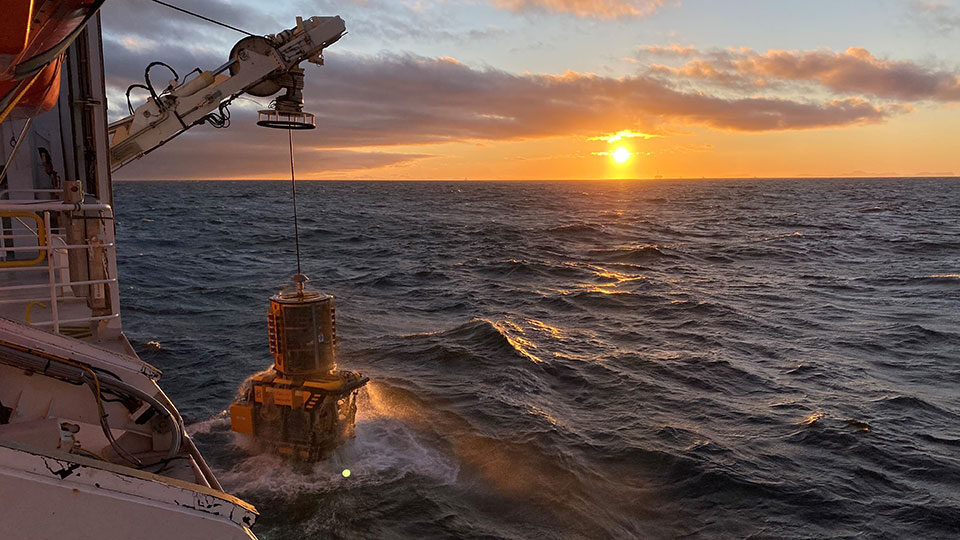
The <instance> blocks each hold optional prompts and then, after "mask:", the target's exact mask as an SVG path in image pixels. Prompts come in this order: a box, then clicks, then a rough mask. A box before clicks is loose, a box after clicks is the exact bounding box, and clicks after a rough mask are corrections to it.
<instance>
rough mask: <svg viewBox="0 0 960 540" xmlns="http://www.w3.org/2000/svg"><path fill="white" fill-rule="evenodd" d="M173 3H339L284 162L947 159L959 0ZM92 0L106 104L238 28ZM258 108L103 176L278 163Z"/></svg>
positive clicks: (247, 106)
mask: <svg viewBox="0 0 960 540" xmlns="http://www.w3.org/2000/svg"><path fill="white" fill-rule="evenodd" d="M171 2H172V3H174V4H177V5H180V6H182V7H186V8H188V9H192V10H195V11H198V12H200V13H203V14H205V15H208V16H210V17H213V18H215V19H218V20H221V21H224V22H226V23H229V24H232V25H235V26H239V27H241V28H244V29H246V30H249V31H250V32H253V33H256V34H269V33H275V32H278V31H280V30H282V29H285V28H289V27H292V26H293V25H294V24H295V17H296V16H297V15H301V16H304V17H308V16H313V15H340V16H341V17H343V18H344V20H345V21H346V24H347V30H348V32H349V34H348V35H347V36H345V37H344V38H343V39H342V40H340V41H339V42H338V43H336V44H334V45H333V46H332V47H330V48H329V49H328V50H327V52H326V53H325V57H326V65H325V66H323V67H317V66H314V65H312V64H306V63H304V67H305V68H306V79H307V81H306V89H305V90H304V96H305V98H306V106H305V110H308V111H311V112H313V113H315V114H316V115H317V124H318V129H316V130H314V131H309V132H300V133H297V134H296V136H295V137H296V144H297V150H298V151H297V170H298V177H299V178H304V179H308V178H315V179H461V180H462V179H464V178H468V179H608V178H650V177H654V176H663V177H665V178H671V177H693V178H700V177H707V178H711V177H753V176H757V177H793V176H900V175H923V176H928V175H930V176H942V175H953V174H958V173H960V149H958V146H960V107H958V105H960V2H948V1H944V0H941V1H913V0H830V1H827V0H807V1H803V2H787V1H778V0H683V1H670V0H462V1H460V0H409V1H404V0H389V1H388V0H353V1H349V0H348V1H340V2H334V1H323V0H320V1H302V2H262V1H259V0H235V1H232V2H215V1H198V0H171ZM102 17H103V23H104V56H105V60H106V68H107V85H108V98H109V100H110V113H111V120H114V119H117V118H120V117H122V116H123V115H125V114H126V103H125V98H124V97H123V93H124V91H125V89H126V87H127V86H128V85H129V84H131V83H134V82H137V83H139V82H142V77H143V68H144V67H145V66H146V65H147V64H148V63H149V62H151V61H154V60H161V61H165V62H167V63H169V64H171V65H173V66H174V67H175V68H176V69H177V70H178V71H179V72H180V73H186V72H188V71H190V70H191V69H193V68H195V67H201V68H204V69H212V68H215V67H217V66H219V65H221V64H223V63H224V62H225V61H226V60H227V55H228V53H229V51H230V49H231V47H232V46H233V44H234V43H235V42H236V41H238V40H239V39H240V38H242V37H243V35H242V34H238V33H235V32H232V31H230V30H226V29H223V28H220V27H216V26H212V25H210V24H209V23H205V22H203V21H200V20H196V19H193V18H190V17H188V16H186V15H183V14H180V13H177V12H174V11H171V10H170V9H168V8H164V7H162V6H159V5H157V4H154V3H152V2H150V1H149V0H124V1H112V2H107V4H106V6H105V8H104V10H103V15H102ZM161 71H162V70H157V71H156V72H155V77H156V78H159V79H163V80H165V79H166V78H167V77H168V76H167V75H160V73H161ZM134 96H137V97H138V99H139V100H142V99H143V96H142V95H140V94H137V93H136V92H135V93H134ZM256 99H257V100H259V101H260V102H261V103H262V104H264V105H265V104H266V103H267V102H269V98H256ZM134 103H135V106H136V105H137V104H139V101H135V102H134ZM257 108H258V106H257V105H256V104H254V103H252V102H250V101H244V100H238V101H236V102H235V103H234V105H233V106H232V108H231V110H232V111H233V122H232V125H231V127H230V128H229V129H226V130H216V129H213V128H211V127H209V126H200V127H196V128H193V129H192V130H191V131H190V132H188V133H187V134H185V135H182V136H181V137H180V138H178V139H176V140H174V141H173V142H172V143H170V144H168V145H166V146H165V147H163V148H161V149H160V150H157V151H156V152H154V153H153V154H151V155H149V156H147V157H146V158H144V159H142V160H140V161H139V162H136V163H134V164H131V165H129V166H127V167H125V168H124V169H121V171H120V172H118V173H117V174H116V175H115V176H116V177H117V178H119V179H221V178H229V179H234V178H237V179H240V178H242V179H260V178H264V179H266V178H285V177H288V175H289V169H288V162H287V155H286V152H287V141H286V133H284V132H282V131H277V130H268V129H264V128H259V127H257V126H256V125H255V121H256V112H255V111H256V109H257ZM615 157H616V158H620V161H622V163H620V162H618V160H617V159H614V158H615Z"/></svg>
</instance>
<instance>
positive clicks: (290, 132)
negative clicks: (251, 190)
mask: <svg viewBox="0 0 960 540" xmlns="http://www.w3.org/2000/svg"><path fill="white" fill-rule="evenodd" d="M287 140H288V141H289V142H290V190H291V191H292V192H293V237H294V239H295V241H296V244H297V275H300V274H302V272H301V271H300V225H299V223H298V220H297V179H296V175H295V174H294V172H293V130H292V129H288V130H287Z"/></svg>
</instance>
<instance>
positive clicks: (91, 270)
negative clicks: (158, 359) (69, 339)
mask: <svg viewBox="0 0 960 540" xmlns="http://www.w3.org/2000/svg"><path fill="white" fill-rule="evenodd" d="M17 191H19V190H17ZM38 191H41V190H38ZM47 191H49V190H47ZM0 218H4V221H5V222H6V224H5V225H6V226H5V227H2V228H0V315H3V316H5V317H6V318H9V319H13V320H20V321H22V322H24V323H25V324H28V325H30V326H36V327H46V328H49V329H50V330H51V331H52V332H53V333H56V334H64V335H73V336H75V337H86V336H95V335H96V336H100V335H101V334H102V333H103V331H104V330H105V329H107V328H108V327H111V326H113V327H115V328H117V329H118V328H119V318H120V312H119V286H118V282H117V277H116V276H117V270H116V244H115V242H114V230H113V226H112V223H109V224H108V222H109V221H111V220H112V219H113V210H112V208H111V207H110V205H107V204H97V203H94V204H91V203H65V202H60V201H38V200H31V201H8V200H3V201H0ZM89 222H98V223H99V224H98V226H96V227H92V226H90V225H88V223H89ZM14 223H15V224H16V225H14ZM55 224H58V226H55ZM71 227H72V230H73V231H74V232H73V234H71V233H70V230H71ZM78 231H79V232H78ZM91 232H93V233H94V234H87V233H91ZM24 255H25V256H24ZM31 255H33V256H32V257H31ZM81 267H83V271H82V272H78V271H77V270H78V268H81ZM84 302H85V303H86V306H83V305H82V304H83V303H84ZM78 305H79V306H80V309H77V306H78ZM36 308H40V309H49V314H50V317H49V320H34V319H35V318H37V317H32V316H31V315H32V313H33V312H35V311H36V310H37V309H36ZM44 319H45V318H44ZM113 321H116V323H117V324H115V325H114V324H111V323H112V322H113ZM84 325H86V326H84Z"/></svg>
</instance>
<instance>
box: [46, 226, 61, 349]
mask: <svg viewBox="0 0 960 540" xmlns="http://www.w3.org/2000/svg"><path fill="white" fill-rule="evenodd" d="M43 228H44V230H45V232H46V237H47V238H46V244H47V245H46V249H47V270H48V272H47V274H48V275H49V276H50V316H51V317H52V318H53V333H54V334H59V333H60V317H59V313H58V312H57V271H56V265H55V264H53V242H52V241H51V240H52V238H51V230H50V212H44V213H43Z"/></svg>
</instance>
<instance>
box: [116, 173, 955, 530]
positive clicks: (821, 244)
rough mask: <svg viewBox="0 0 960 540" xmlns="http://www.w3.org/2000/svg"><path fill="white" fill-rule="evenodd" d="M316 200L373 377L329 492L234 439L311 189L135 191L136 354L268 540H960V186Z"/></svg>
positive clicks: (842, 184) (130, 312)
mask: <svg viewBox="0 0 960 540" xmlns="http://www.w3.org/2000/svg"><path fill="white" fill-rule="evenodd" d="M297 187H298V193H297V195H298V202H299V214H300V231H301V245H302V252H303V271H304V273H306V274H307V275H309V276H310V278H311V279H312V284H313V285H315V286H317V287H318V288H320V289H322V290H324V291H326V292H330V293H332V294H334V295H336V297H337V315H338V323H339V324H338V336H339V339H340V347H339V352H338V354H339V361H340V365H341V367H343V368H347V369H353V370H358V371H361V372H362V373H364V374H365V375H367V376H369V377H370V378H371V383H370V384H369V385H368V386H367V387H366V388H365V389H364V390H363V392H362V394H361V402H360V410H359V412H358V419H357V430H356V438H355V439H354V440H351V441H349V442H348V443H347V444H346V445H344V446H343V447H341V448H340V449H339V450H338V451H337V452H336V454H335V455H334V456H332V457H331V459H330V460H328V461H325V462H322V463H319V464H316V465H303V464H299V465H298V464H292V463H287V462H284V461H283V460H281V459H279V458H277V457H274V456H272V455H265V454H262V453H258V452H257V451H256V450H254V449H253V447H252V446H251V445H249V444H248V443H247V442H246V441H245V440H243V439H242V437H241V436H239V435H234V434H233V433H231V432H230V431H229V420H228V418H227V417H226V416H225V413H224V412H223V411H224V409H225V408H226V407H227V406H228V405H229V403H230V401H231V400H232V398H233V395H234V392H235V390H236V388H237V387H238V385H239V384H240V383H241V381H243V380H244V379H245V378H246V377H248V376H249V375H251V374H252V373H254V372H256V371H259V370H261V369H264V368H265V367H267V366H268V365H269V364H270V362H271V360H270V355H269V353H268V351H267V342H266V321H265V315H266V307H267V298H268V297H269V296H270V295H271V294H273V293H275V292H276V291H277V290H278V289H279V288H280V287H282V286H285V285H286V284H287V283H288V282H289V281H288V280H289V277H290V276H291V275H292V274H294V273H295V272H296V260H295V254H294V238H293V225H292V221H291V219H292V211H291V204H290V200H291V197H290V185H289V183H285V182H152V183H140V182H137V183H133V182H129V183H118V184H117V185H116V193H115V196H116V212H117V235H118V257H119V266H120V283H121V288H122V314H123V321H124V327H125V329H126V332H127V335H128V337H129V338H130V340H131V341H132V343H133V344H134V346H135V347H136V348H137V350H138V351H139V353H140V354H141V355H142V357H143V359H144V360H146V361H148V362H150V363H151V364H153V365H155V366H157V367H159V368H160V369H162V370H163V371H164V375H163V378H162V380H161V385H162V386H163V388H164V389H165V391H166V392H167V393H168V394H169V395H170V396H171V398H172V399H173V401H174V402H175V403H176V404H177V406H178V407H179V408H180V411H181V412H182V413H183V415H184V417H185V418H186V420H187V422H188V424H189V427H188V430H189V431H190V432H191V433H192V434H193V435H194V437H195V438H196V440H197V444H198V445H199V446H200V448H201V451H202V452H203V453H204V455H205V456H206V457H207V458H208V460H209V461H210V463H211V465H212V466H213V467H214V468H215V470H216V471H217V473H218V476H219V478H220V480H221V481H222V482H223V484H224V486H225V487H226V488H227V490H228V491H231V492H233V493H235V494H237V495H239V496H241V497H243V498H245V499H247V500H248V501H250V502H251V503H253V504H254V505H256V506H257V508H258V509H259V511H260V512H261V517H260V519H259V521H258V523H257V525H256V526H255V527H254V532H256V533H257V534H258V535H259V536H260V537H261V538H263V539H265V540H269V539H279V538H297V539H300V538H313V537H323V538H377V539H380V538H676V537H690V538H742V537H752V538H956V537H958V536H960V181H957V180H949V179H824V180H816V179H803V180H787V179H784V180H703V181H695V180H687V181H596V182H300V183H298V185H297ZM344 469H350V471H351V473H352V474H351V475H350V476H349V477H348V478H345V477H344V476H343V475H342V474H341V472H342V471H343V470H344Z"/></svg>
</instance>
